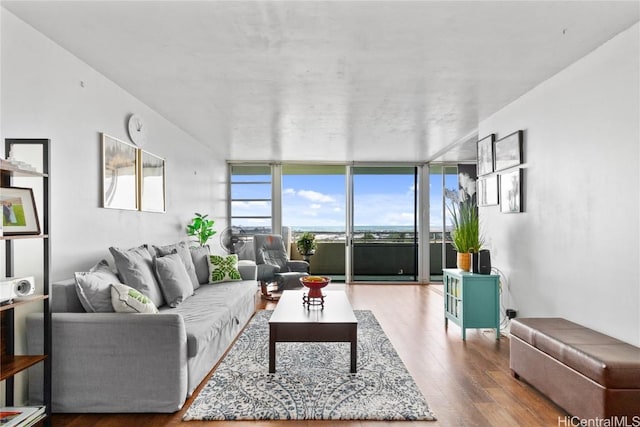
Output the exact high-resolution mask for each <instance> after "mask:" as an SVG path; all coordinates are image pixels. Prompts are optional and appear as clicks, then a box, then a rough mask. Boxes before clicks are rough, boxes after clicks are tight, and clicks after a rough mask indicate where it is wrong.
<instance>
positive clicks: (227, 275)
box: [209, 254, 242, 283]
mask: <svg viewBox="0 0 640 427" xmlns="http://www.w3.org/2000/svg"><path fill="white" fill-rule="evenodd" d="M209 259H210V261H211V283H220V282H230V281H233V280H242V276H240V272H239V271H238V255H236V254H233V255H227V256H220V255H211V256H210V257H209Z"/></svg>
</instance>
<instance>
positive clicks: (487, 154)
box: [478, 133, 495, 176]
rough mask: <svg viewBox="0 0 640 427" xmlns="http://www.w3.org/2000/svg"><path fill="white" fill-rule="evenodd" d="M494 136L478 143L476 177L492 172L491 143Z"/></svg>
mask: <svg viewBox="0 0 640 427" xmlns="http://www.w3.org/2000/svg"><path fill="white" fill-rule="evenodd" d="M494 141H495V134H493V133H492V134H491V135H489V136H487V137H485V138H482V139H481V140H479V141H478V176H482V175H486V174H488V173H491V172H493V143H494Z"/></svg>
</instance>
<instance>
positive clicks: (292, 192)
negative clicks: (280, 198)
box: [282, 188, 296, 196]
mask: <svg viewBox="0 0 640 427" xmlns="http://www.w3.org/2000/svg"><path fill="white" fill-rule="evenodd" d="M282 194H283V195H285V194H292V195H294V196H295V194H296V190H294V189H293V188H285V189H284V190H282Z"/></svg>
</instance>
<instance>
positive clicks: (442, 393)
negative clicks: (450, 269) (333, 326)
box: [53, 284, 566, 427]
mask: <svg viewBox="0 0 640 427" xmlns="http://www.w3.org/2000/svg"><path fill="white" fill-rule="evenodd" d="M332 286H333V287H335V288H336V289H344V290H346V292H347V295H348V296H349V299H350V301H351V304H352V305H353V308H354V309H356V310H371V311H373V313H374V314H375V316H376V318H377V319H378V321H379V323H380V325H381V326H382V328H383V329H384V331H385V332H386V334H387V336H388V337H389V339H390V340H391V342H392V343H393V345H394V347H395V348H396V350H397V352H398V354H399V355H400V357H401V358H402V360H403V361H404V363H405V365H406V366H407V369H408V370H409V372H410V373H411V374H412V376H413V378H414V379H415V381H416V382H417V384H418V386H419V387H420V390H421V391H422V393H423V394H424V396H425V397H426V399H427V402H428V403H429V406H430V407H431V409H432V410H433V411H434V412H435V414H436V416H437V417H438V421H435V422H405V421H400V422H380V421H376V422H372V421H250V422H248V421H233V422H229V421H218V422H214V421H208V422H206V421H189V422H184V423H183V422H182V421H181V418H182V415H183V413H184V412H185V411H186V409H187V408H188V406H189V404H190V403H191V399H190V400H188V401H187V403H186V404H185V405H184V407H183V409H182V410H181V411H179V412H176V413H175V414H90V415H88V414H56V415H54V417H53V426H54V427H66V426H68V427H86V426H95V427H120V426H140V427H146V426H149V427H152V426H153V427H156V426H175V425H183V426H184V427H200V426H212V427H215V426H226V425H230V426H232V427H244V426H252V427H261V426H269V427H272V426H286V427H320V426H331V427H333V426H336V427H342V426H344V427H347V426H348V427H368V426H375V427H383V426H407V427H408V426H412V427H416V426H420V427H422V426H424V427H441V426H451V427H462V426H509V427H512V426H558V425H559V424H558V420H559V418H563V419H564V417H565V415H566V414H565V413H564V412H563V411H562V409H560V408H558V407H557V406H556V405H554V404H553V403H552V402H550V401H548V400H547V399H546V398H545V397H543V396H542V395H541V394H539V393H538V392H537V391H536V390H534V389H532V388H531V387H530V386H528V385H526V384H525V383H523V382H520V381H517V380H515V379H514V378H512V377H511V375H510V371H509V340H508V338H506V337H505V336H502V337H501V339H500V340H499V341H496V340H495V332H494V331H493V330H475V329H474V330H467V340H466V342H463V341H462V339H461V336H460V328H458V326H457V325H455V324H452V323H449V328H448V330H445V327H444V318H443V299H442V296H441V295H440V294H439V293H437V292H435V291H434V287H429V286H420V285H407V284H402V285H363V284H358V285H335V286H334V285H332ZM274 307H275V305H274V304H273V303H270V302H263V303H262V304H261V306H260V307H259V308H260V309H273V308H274ZM201 387H202V385H201ZM198 390H199V389H198ZM196 394H197V391H196ZM192 399H193V398H192Z"/></svg>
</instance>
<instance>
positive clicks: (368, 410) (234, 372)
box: [183, 310, 435, 421]
mask: <svg viewBox="0 0 640 427" xmlns="http://www.w3.org/2000/svg"><path fill="white" fill-rule="evenodd" d="M271 313H272V311H267V310H265V311H260V312H258V313H257V314H256V315H255V316H254V318H253V319H252V320H251V322H250V323H249V325H248V326H247V327H246V328H245V330H244V332H243V333H242V334H241V335H240V337H239V338H238V340H237V341H236V343H235V344H234V346H233V347H232V348H231V350H230V351H229V353H228V354H227V356H226V357H225V358H224V360H223V361H222V363H221V364H220V365H219V366H218V368H217V369H216V370H215V371H214V373H213V375H212V376H211V378H210V379H209V381H208V382H207V384H206V386H205V387H204V388H203V389H202V391H201V392H200V394H199V395H198V396H197V397H196V399H195V400H194V402H193V404H192V405H191V407H190V408H189V409H188V410H187V412H186V413H185V415H184V416H183V420H185V421H189V420H435V416H434V414H433V413H432V412H431V410H430V409H429V406H428V404H427V402H426V400H425V399H424V397H423V396H422V393H421V392H420V390H419V389H418V387H417V386H416V384H415V382H414V380H413V378H412V377H411V375H410V374H409V372H408V371H407V369H406V368H405V366H404V364H403V363H402V360H400V357H399V356H398V354H397V353H396V351H395V349H394V348H393V346H392V345H391V342H390V341H389V339H388V338H387V336H386V335H385V333H384V332H383V330H382V328H381V327H380V325H379V324H378V321H377V320H376V318H375V316H374V315H373V313H371V312H370V311H355V315H356V318H357V319H358V365H357V371H358V372H357V373H356V374H350V373H349V366H350V365H349V360H350V358H349V357H350V345H349V343H277V344H276V347H277V350H276V351H277V357H276V373H275V374H269V373H268V368H269V366H268V365H269V342H268V341H269V318H270V317H271Z"/></svg>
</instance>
